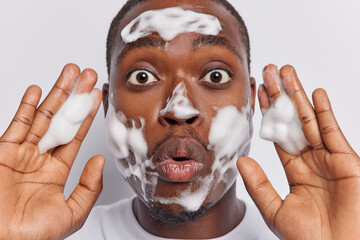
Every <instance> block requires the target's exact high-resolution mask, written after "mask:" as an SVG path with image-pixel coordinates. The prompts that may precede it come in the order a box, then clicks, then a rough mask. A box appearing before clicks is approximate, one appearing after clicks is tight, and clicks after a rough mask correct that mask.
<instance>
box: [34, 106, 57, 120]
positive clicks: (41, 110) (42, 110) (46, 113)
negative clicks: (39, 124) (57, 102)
mask: <svg viewBox="0 0 360 240" xmlns="http://www.w3.org/2000/svg"><path fill="white" fill-rule="evenodd" d="M38 112H39V113H41V114H42V115H43V116H44V117H46V118H47V119H50V120H51V119H52V117H53V116H54V113H53V112H52V111H51V110H48V109H45V108H39V109H38Z"/></svg>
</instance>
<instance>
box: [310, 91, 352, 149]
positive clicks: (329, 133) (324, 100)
mask: <svg viewBox="0 0 360 240" xmlns="http://www.w3.org/2000/svg"><path fill="white" fill-rule="evenodd" d="M313 102H314V106H315V111H316V116H317V119H318V122H319V128H320V132H321V136H322V139H323V140H324V143H325V145H326V147H327V148H328V149H329V150H330V151H331V152H337V153H353V152H354V150H353V149H352V148H351V146H350V144H349V143H348V141H347V140H346V138H345V136H344V134H343V133H342V131H341V129H340V127H339V124H338V123H337V121H336V119H335V116H334V113H333V111H332V108H331V104H330V101H329V98H328V96H327V94H326V91H325V90H324V89H316V90H315V91H314V93H313Z"/></svg>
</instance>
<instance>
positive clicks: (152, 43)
mask: <svg viewBox="0 0 360 240" xmlns="http://www.w3.org/2000/svg"><path fill="white" fill-rule="evenodd" d="M165 46H166V41H165V40H163V39H160V38H155V37H142V38H139V39H137V40H136V41H134V42H131V43H128V44H126V45H125V47H124V49H123V50H122V51H121V53H120V54H119V56H118V58H117V62H119V61H121V60H122V59H123V58H124V57H125V56H126V55H127V54H129V53H130V52H131V51H133V50H134V49H138V48H143V47H151V48H158V49H160V50H165Z"/></svg>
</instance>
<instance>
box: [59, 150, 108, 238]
mask: <svg viewBox="0 0 360 240" xmlns="http://www.w3.org/2000/svg"><path fill="white" fill-rule="evenodd" d="M104 164H105V159H104V157H103V156H100V155H97V156H94V157H92V158H91V159H90V160H89V161H88V162H87V163H86V165H85V168H84V170H83V172H82V174H81V177H80V181H79V184H78V185H77V186H76V188H75V190H74V191H73V192H72V193H71V195H70V197H69V198H68V199H67V201H66V202H67V204H68V206H69V208H70V210H71V211H72V215H73V226H72V230H73V232H74V231H76V230H78V229H79V228H80V227H81V226H82V225H83V223H84V222H85V220H86V218H87V216H88V215H89V213H90V210H91V209H92V207H93V206H94V204H95V202H96V199H97V198H98V197H99V195H100V192H101V190H102V174H103V169H104Z"/></svg>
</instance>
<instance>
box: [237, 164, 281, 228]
mask: <svg viewBox="0 0 360 240" xmlns="http://www.w3.org/2000/svg"><path fill="white" fill-rule="evenodd" d="M237 167H238V169H239V172H240V174H241V176H242V178H243V180H244V184H245V187H246V190H247V191H248V193H249V194H250V196H251V198H252V199H253V201H254V202H255V204H256V206H257V208H258V209H259V211H260V212H261V215H262V216H263V218H264V220H265V222H266V223H267V224H268V226H269V227H270V228H271V229H273V230H274V229H275V226H274V224H275V217H276V214H277V212H278V210H279V208H280V207H281V205H282V199H281V197H280V196H279V194H278V193H277V192H276V191H275V189H274V187H273V186H272V185H271V183H270V181H269V179H268V178H267V177H266V175H265V173H264V171H263V170H262V168H261V167H260V165H259V164H258V163H257V162H256V161H255V160H254V159H252V158H249V157H241V158H239V160H238V161H237Z"/></svg>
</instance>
